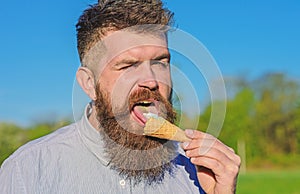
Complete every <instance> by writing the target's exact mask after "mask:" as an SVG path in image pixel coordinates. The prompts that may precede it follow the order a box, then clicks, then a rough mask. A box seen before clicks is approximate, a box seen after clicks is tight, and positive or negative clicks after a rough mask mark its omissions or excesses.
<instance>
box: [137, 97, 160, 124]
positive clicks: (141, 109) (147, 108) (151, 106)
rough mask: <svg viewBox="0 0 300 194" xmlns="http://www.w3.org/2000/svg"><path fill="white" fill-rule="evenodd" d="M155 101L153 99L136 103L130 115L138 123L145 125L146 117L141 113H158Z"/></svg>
mask: <svg viewBox="0 0 300 194" xmlns="http://www.w3.org/2000/svg"><path fill="white" fill-rule="evenodd" d="M156 105H157V101H154V100H144V101H140V102H138V103H136V104H135V105H134V106H133V108H132V110H131V115H132V117H133V118H134V120H136V121H137V122H138V123H139V124H140V125H142V126H145V123H146V122H147V118H146V117H145V116H144V115H143V114H144V113H149V112H150V113H154V114H158V110H157V106H156Z"/></svg>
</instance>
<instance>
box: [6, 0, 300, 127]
mask: <svg viewBox="0 0 300 194" xmlns="http://www.w3.org/2000/svg"><path fill="white" fill-rule="evenodd" d="M187 2H188V3H187ZM93 3H95V1H91V0H75V1H74V0H72V1H71V0H63V1H59V0H51V1H50V0H30V1H2V2H1V6H0V17H1V30H0V59H1V62H0V65H1V70H0V72H1V76H0V121H8V122H15V123H18V124H21V125H28V124H31V123H34V122H36V121H40V120H52V119H53V120H56V119H59V118H61V117H66V116H71V115H72V88H73V82H74V79H75V72H76V70H77V68H78V66H79V65H80V62H79V58H78V55H77V50H76V31H75V24H76V22H77V19H78V17H79V16H80V14H81V13H82V11H83V10H84V9H85V8H87V7H88V5H89V4H93ZM166 4H167V6H168V7H169V8H170V9H171V10H172V11H174V12H175V21H176V25H177V27H179V28H180V29H182V30H184V31H186V32H188V33H190V34H192V35H193V36H194V37H196V38H197V39H198V40H199V41H201V42H202V43H203V44H204V45H205V46H206V48H207V49H208V50H209V51H210V53H211V54H212V56H213V57H214V58H215V60H216V62H217V64H218V65H219V67H220V69H221V72H222V74H223V75H224V77H232V76H240V75H245V76H249V77H255V76H259V75H261V74H263V73H266V72H270V71H271V72H284V73H286V74H288V75H289V76H291V77H293V78H295V79H298V80H299V77H300V49H299V45H300V22H299V18H300V2H299V1H297V0H287V1H283V0H272V1H271V0H264V1H259V0H251V1H250V0H232V1H223V0H222V1H221V0H211V1H204V0H197V1H196V0H194V1H192V0H190V1H179V0H167V1H166Z"/></svg>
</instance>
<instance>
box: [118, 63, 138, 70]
mask: <svg viewBox="0 0 300 194" xmlns="http://www.w3.org/2000/svg"><path fill="white" fill-rule="evenodd" d="M137 66H138V63H128V64H124V65H122V66H121V67H119V70H126V69H129V68H133V67H137Z"/></svg>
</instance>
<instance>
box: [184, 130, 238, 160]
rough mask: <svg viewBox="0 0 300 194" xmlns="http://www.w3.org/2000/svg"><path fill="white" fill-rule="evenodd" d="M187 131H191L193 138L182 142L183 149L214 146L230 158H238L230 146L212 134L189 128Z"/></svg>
mask: <svg viewBox="0 0 300 194" xmlns="http://www.w3.org/2000/svg"><path fill="white" fill-rule="evenodd" d="M187 133H188V134H191V133H193V135H192V137H193V140H192V141H190V142H185V143H183V144H182V147H183V149H184V150H190V149H195V148H198V147H200V148H201V149H202V150H204V147H207V148H210V147H214V148H216V149H219V150H220V151H222V152H223V153H224V154H226V155H228V156H229V157H230V158H231V159H232V160H239V156H237V155H236V154H235V151H234V150H233V149H232V148H231V147H228V146H227V145H225V144H224V143H222V142H221V141H220V140H218V139H217V138H215V137H214V136H212V135H210V134H207V133H203V132H200V131H195V130H190V132H187Z"/></svg>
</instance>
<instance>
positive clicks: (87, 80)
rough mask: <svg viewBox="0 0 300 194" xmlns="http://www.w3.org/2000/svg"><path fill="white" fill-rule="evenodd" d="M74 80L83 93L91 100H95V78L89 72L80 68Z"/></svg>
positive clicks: (84, 68)
mask: <svg viewBox="0 0 300 194" xmlns="http://www.w3.org/2000/svg"><path fill="white" fill-rule="evenodd" d="M76 79H77V82H78V83H79V85H80V86H81V88H82V89H83V91H84V92H85V93H86V94H87V95H88V96H89V97H90V98H91V99H92V100H96V92H95V88H96V87H95V78H94V74H93V72H92V71H91V70H89V69H88V68H86V67H80V68H79V69H78V70H77V73H76Z"/></svg>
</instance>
